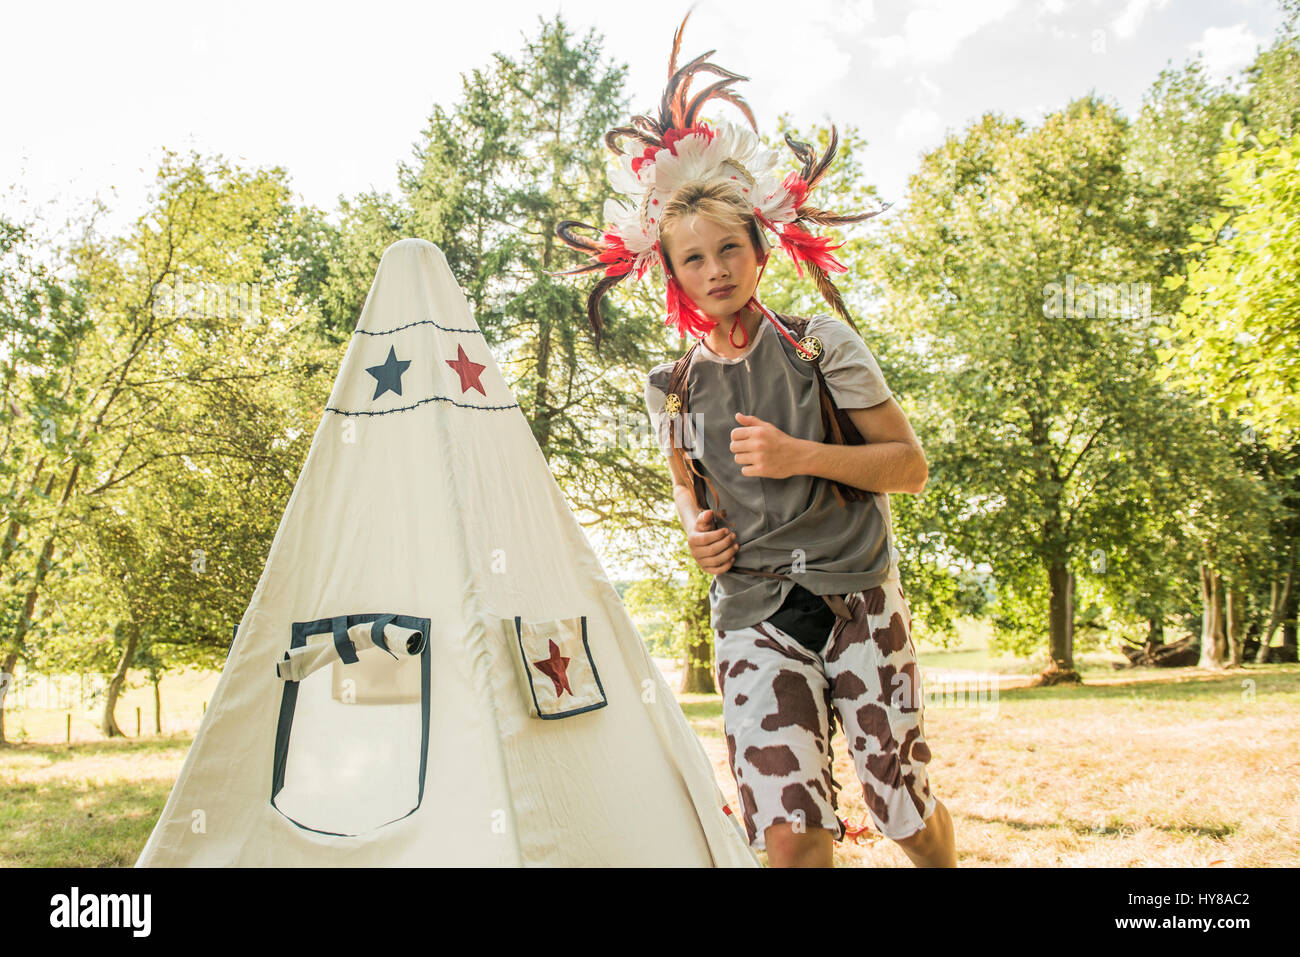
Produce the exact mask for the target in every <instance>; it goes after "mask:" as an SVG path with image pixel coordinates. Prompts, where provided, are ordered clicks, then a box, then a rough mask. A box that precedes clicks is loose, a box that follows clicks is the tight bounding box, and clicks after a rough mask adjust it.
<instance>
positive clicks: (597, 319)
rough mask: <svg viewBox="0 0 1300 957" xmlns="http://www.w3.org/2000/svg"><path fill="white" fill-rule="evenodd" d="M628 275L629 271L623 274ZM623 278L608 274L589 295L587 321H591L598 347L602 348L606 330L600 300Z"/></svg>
mask: <svg viewBox="0 0 1300 957" xmlns="http://www.w3.org/2000/svg"><path fill="white" fill-rule="evenodd" d="M623 275H624V276H626V275H628V274H627V273H624V274H623ZM622 280H623V276H606V277H605V278H604V279H602V280H601V281H600V282H598V283H596V285H595V286H594V287H592V290H591V294H590V295H589V296H587V321H588V322H590V323H591V331H592V333H593V334H594V335H595V338H596V348H597V349H599V348H600V341H601V336H602V335H603V333H604V331H605V320H604V319H603V318H602V317H601V314H600V300H601V299H603V298H604V297H605V293H607V292H609V290H610V289H612V288H614V286H616V285H618V284H619V283H620V282H621V281H622Z"/></svg>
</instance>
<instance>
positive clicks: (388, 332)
mask: <svg viewBox="0 0 1300 957" xmlns="http://www.w3.org/2000/svg"><path fill="white" fill-rule="evenodd" d="M411 326H437V327H438V328H439V329H441V330H442V331H443V332H472V333H474V334H475V335H479V336H481V335H483V330H482V329H477V328H475V329H457V328H455V327H454V326H444V325H441V324H439V323H436V322H434V321H433V320H432V319H417V320H415V322H408V323H407V324H406V325H404V326H394V327H393V328H392V329H385V330H383V331H382V332H371V331H370V330H369V329H354V330H353V333H354V334H355V335H359V336H391V335H392V334H393V333H394V332H401V331H402V330H403V329H410V328H411Z"/></svg>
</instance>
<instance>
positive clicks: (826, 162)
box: [805, 126, 840, 189]
mask: <svg viewBox="0 0 1300 957" xmlns="http://www.w3.org/2000/svg"><path fill="white" fill-rule="evenodd" d="M839 147H840V134H839V131H838V130H836V129H835V127H834V126H832V127H831V139H830V144H829V145H828V146H827V147H826V153H825V155H824V156H822V158H821V161H820V162H818V164H817V166H816V167H815V168H814V169H813V170H812V171H811V173H810V175H809V176H807V177H805V179H807V181H808V188H809V189H812V188H813V187H814V186H816V185H817V184H818V183H820V182H821V179H822V177H823V176H825V175H826V170H827V169H828V168H829V167H830V165H831V160H832V159H834V158H835V151H836V150H838V149H839Z"/></svg>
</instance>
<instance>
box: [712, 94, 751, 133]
mask: <svg viewBox="0 0 1300 957" xmlns="http://www.w3.org/2000/svg"><path fill="white" fill-rule="evenodd" d="M713 98H714V99H715V100H722V101H723V102H725V103H730V104H731V105H732V106H734V107H736V109H738V110H740V112H741V113H743V114H744V115H745V119H747V120H749V125H750V127H751V128H752V129H753V131H754V132H755V133H757V132H758V123H757V122H755V121H754V111H753V110H751V109H750V108H749V104H748V103H746V102H745V99H744V97H742V96H741V95H740V94H739V93H733V92H731V91H730V90H724V91H722V92H720V93H716V94H714V97H713Z"/></svg>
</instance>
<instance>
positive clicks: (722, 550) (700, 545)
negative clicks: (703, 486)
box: [686, 508, 740, 575]
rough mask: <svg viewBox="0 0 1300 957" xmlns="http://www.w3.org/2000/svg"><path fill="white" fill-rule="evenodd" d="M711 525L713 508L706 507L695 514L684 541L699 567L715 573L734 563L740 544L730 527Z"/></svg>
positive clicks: (712, 522)
mask: <svg viewBox="0 0 1300 957" xmlns="http://www.w3.org/2000/svg"><path fill="white" fill-rule="evenodd" d="M713 525H714V521H713V509H711V508H706V509H705V510H704V511H702V512H700V514H699V515H697V516H695V528H694V529H693V530H691V531H690V532H689V533H687V535H686V543H687V545H689V546H690V549H691V555H692V556H694V558H695V561H696V562H698V563H699V566H700V568H702V569H704V571H706V572H708V573H709V574H710V575H717V574H719V573H721V572H725V571H726V570H727V569H728V568H730V567H731V566H732V565H733V564H734V563H735V561H736V553H737V552H738V551H740V544H739V543H738V542H737V541H736V533H735V532H733V531H732V530H731V529H729V528H718V529H715V528H714V527H713Z"/></svg>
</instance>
